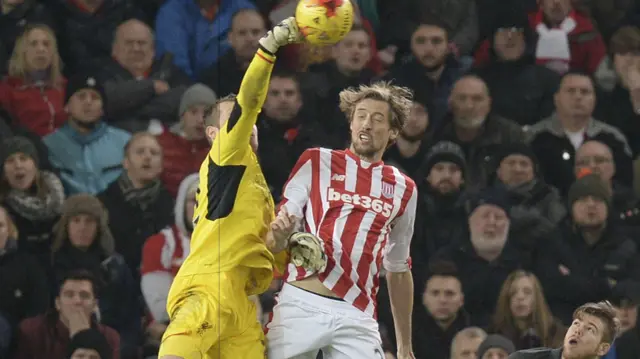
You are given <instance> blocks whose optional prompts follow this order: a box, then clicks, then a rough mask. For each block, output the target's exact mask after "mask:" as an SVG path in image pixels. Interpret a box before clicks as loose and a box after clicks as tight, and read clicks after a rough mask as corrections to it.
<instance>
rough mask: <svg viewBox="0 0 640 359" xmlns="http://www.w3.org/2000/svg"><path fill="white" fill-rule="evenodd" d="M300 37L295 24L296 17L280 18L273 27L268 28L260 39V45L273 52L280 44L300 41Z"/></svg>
mask: <svg viewBox="0 0 640 359" xmlns="http://www.w3.org/2000/svg"><path fill="white" fill-rule="evenodd" d="M302 39H303V37H302V34H301V33H300V30H299V29H298V25H297V24H296V19H295V18H294V17H293V16H291V17H289V18H286V19H284V20H282V21H281V22H280V23H279V24H278V25H276V26H275V27H274V28H273V29H271V30H269V32H267V34H266V35H264V37H262V38H261V39H260V45H261V46H262V47H264V48H265V49H266V50H267V51H269V52H270V53H272V54H275V53H276V52H277V51H278V48H280V47H281V46H284V45H288V44H293V43H297V42H301V41H302Z"/></svg>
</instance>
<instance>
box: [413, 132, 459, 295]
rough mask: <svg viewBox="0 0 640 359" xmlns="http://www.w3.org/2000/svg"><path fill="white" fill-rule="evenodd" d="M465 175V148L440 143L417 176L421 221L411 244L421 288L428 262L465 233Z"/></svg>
mask: <svg viewBox="0 0 640 359" xmlns="http://www.w3.org/2000/svg"><path fill="white" fill-rule="evenodd" d="M465 173H466V162H465V160H464V153H463V152H462V148H460V146H458V145H456V144H455V143H453V142H449V141H441V142H438V143H436V144H435V145H434V146H433V147H431V149H429V152H427V155H426V157H425V161H424V164H423V165H422V167H421V168H420V171H419V175H418V176H416V177H417V178H416V183H417V184H418V203H417V209H416V219H418V220H416V225H415V230H414V233H413V240H412V241H411V259H412V261H413V268H414V271H413V272H414V278H415V281H416V283H418V284H420V283H422V282H423V281H424V278H423V277H421V275H420V273H421V272H422V271H423V270H425V269H426V268H425V267H426V264H427V263H428V261H429V258H431V256H432V255H433V254H435V253H436V252H437V251H438V250H439V249H441V248H443V247H446V246H448V245H450V244H451V242H452V240H453V239H454V238H459V237H460V236H461V234H462V233H464V232H465V230H464V227H465V226H466V222H467V213H466V212H465V208H464V200H463V198H464V196H463V193H464V186H465Z"/></svg>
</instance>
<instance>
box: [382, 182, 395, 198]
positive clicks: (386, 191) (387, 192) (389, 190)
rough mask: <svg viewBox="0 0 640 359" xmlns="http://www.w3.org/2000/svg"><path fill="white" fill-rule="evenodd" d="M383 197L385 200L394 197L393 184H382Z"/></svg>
mask: <svg viewBox="0 0 640 359" xmlns="http://www.w3.org/2000/svg"><path fill="white" fill-rule="evenodd" d="M382 195H383V196H384V197H385V198H391V197H393V185H392V184H391V183H387V182H382Z"/></svg>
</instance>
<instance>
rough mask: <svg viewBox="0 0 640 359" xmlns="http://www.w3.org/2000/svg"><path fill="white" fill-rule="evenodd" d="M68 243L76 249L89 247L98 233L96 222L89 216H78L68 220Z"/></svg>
mask: <svg viewBox="0 0 640 359" xmlns="http://www.w3.org/2000/svg"><path fill="white" fill-rule="evenodd" d="M67 230H68V231H69V241H70V242H71V244H72V245H73V246H74V247H76V248H81V249H87V248H89V247H91V245H92V244H93V241H94V240H95V238H96V234H97V233H98V221H97V220H96V219H95V218H94V217H93V216H90V215H87V214H78V215H76V216H73V217H71V219H69V224H68V226H67Z"/></svg>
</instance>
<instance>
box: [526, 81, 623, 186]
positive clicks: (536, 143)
mask: <svg viewBox="0 0 640 359" xmlns="http://www.w3.org/2000/svg"><path fill="white" fill-rule="evenodd" d="M595 100H596V99H595V92H594V87H593V82H592V80H591V78H590V77H589V76H588V75H585V74H582V73H579V72H570V73H567V74H566V75H564V77H563V78H562V81H561V82H560V88H559V89H558V92H556V94H555V97H554V101H555V107H556V108H555V112H554V114H553V115H552V116H551V117H550V118H548V119H545V120H543V121H541V122H538V123H537V124H535V125H533V126H531V127H530V128H529V130H528V131H527V137H528V142H529V144H530V146H531V148H532V149H533V152H534V153H535V155H536V157H537V158H538V161H539V164H540V170H541V171H542V174H543V176H544V179H545V180H546V182H547V183H549V184H550V185H552V186H554V187H556V188H558V189H559V190H560V192H561V193H562V194H566V193H567V191H568V189H569V186H570V185H571V183H572V182H573V180H574V178H575V176H574V174H573V172H574V165H575V153H576V150H577V149H578V148H579V147H580V146H581V145H582V144H583V143H584V142H585V141H587V140H597V141H600V142H602V143H604V144H606V145H607V146H609V148H610V149H611V151H612V153H613V159H614V163H615V165H616V177H615V179H616V180H617V181H620V182H621V183H622V184H623V185H626V186H629V187H631V185H632V182H633V168H632V164H631V150H630V148H629V145H628V144H627V140H626V138H625V137H624V135H623V134H622V133H621V132H620V130H618V129H617V128H615V127H612V126H610V125H607V124H605V123H603V122H601V121H598V120H596V119H594V118H593V117H592V114H593V108H594V106H595Z"/></svg>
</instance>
